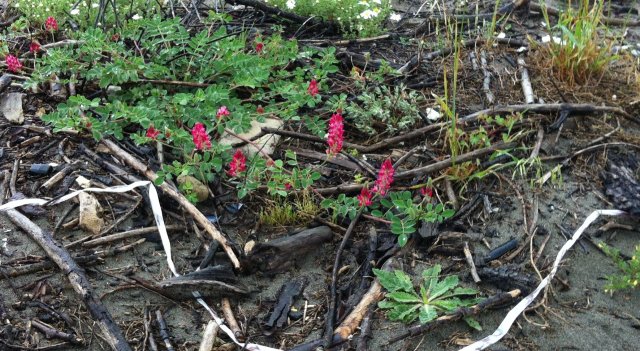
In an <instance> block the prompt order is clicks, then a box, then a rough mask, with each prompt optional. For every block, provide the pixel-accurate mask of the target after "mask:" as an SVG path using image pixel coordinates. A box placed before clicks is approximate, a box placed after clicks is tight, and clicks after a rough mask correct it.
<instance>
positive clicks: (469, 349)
mask: <svg viewBox="0 0 640 351" xmlns="http://www.w3.org/2000/svg"><path fill="white" fill-rule="evenodd" d="M623 214H626V212H624V211H620V210H595V211H593V212H592V213H591V214H590V215H589V216H588V217H587V219H585V221H584V223H582V225H581V226H580V228H578V230H576V232H575V233H574V234H573V236H572V237H571V239H570V240H569V241H567V242H566V243H565V244H564V245H563V246H562V248H561V249H560V251H559V252H558V255H557V256H556V260H555V261H554V263H553V268H552V269H551V272H549V275H547V276H546V277H545V278H544V279H543V280H542V281H541V282H540V284H539V285H538V287H537V288H536V289H535V290H534V291H533V292H532V293H530V294H529V295H527V297H525V298H524V299H522V300H521V301H520V302H519V303H518V304H517V305H516V306H515V307H514V308H512V309H511V311H509V313H507V316H506V317H505V318H504V320H503V321H502V323H500V325H499V326H498V328H497V329H496V331H495V332H493V334H491V335H489V336H487V337H485V338H484V339H482V340H478V341H476V342H474V343H473V344H471V345H469V346H466V347H464V348H462V349H460V351H478V350H484V349H485V348H487V347H489V346H491V345H493V344H495V343H497V342H498V341H499V340H500V339H502V338H503V337H504V336H505V335H506V334H507V333H508V332H509V329H510V328H511V326H512V325H513V322H515V320H516V319H517V318H518V317H519V316H520V314H521V313H522V312H524V310H525V309H526V308H527V307H529V305H531V303H532V302H533V300H535V298H536V297H537V296H538V294H540V292H541V291H542V289H544V288H545V287H546V286H547V285H549V283H550V282H551V279H553V277H554V276H555V275H556V272H557V271H558V266H559V265H560V261H562V258H563V257H564V255H565V254H566V253H567V251H569V249H570V248H571V247H572V246H573V245H574V244H575V243H576V242H577V241H578V239H580V236H581V235H582V233H583V232H584V231H585V230H586V229H587V228H588V227H589V226H590V225H591V223H593V222H594V221H595V220H596V219H598V217H600V216H602V215H604V216H620V215H623Z"/></svg>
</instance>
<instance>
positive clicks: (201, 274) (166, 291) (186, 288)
mask: <svg viewBox="0 0 640 351" xmlns="http://www.w3.org/2000/svg"><path fill="white" fill-rule="evenodd" d="M157 287H158V289H159V290H160V291H162V294H163V295H166V296H170V297H172V298H174V299H176V300H188V299H193V298H194V296H193V294H192V293H191V292H192V291H198V292H199V293H200V295H201V296H202V297H220V296H229V297H230V296H238V295H247V294H248V293H249V290H248V289H247V288H246V287H245V286H244V284H242V283H241V282H239V281H238V278H237V277H236V276H235V274H234V273H233V271H232V269H231V268H230V267H227V266H213V267H207V268H205V269H202V270H199V271H195V272H191V273H188V274H185V275H181V276H178V277H173V278H169V279H166V280H163V281H162V282H159V283H158V284H157Z"/></svg>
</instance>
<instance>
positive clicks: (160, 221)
mask: <svg viewBox="0 0 640 351" xmlns="http://www.w3.org/2000/svg"><path fill="white" fill-rule="evenodd" d="M135 188H147V194H148V195H149V201H150V202H151V210H152V211H153V217H154V219H155V221H156V226H157V227H158V232H159V233H160V239H161V241H162V248H163V249H164V252H165V254H166V256H167V265H168V266H169V269H170V270H171V273H173V275H174V276H176V277H178V276H180V274H178V272H177V271H176V267H175V265H174V264H173V259H172V258H171V242H170V241H169V235H168V234H167V228H166V227H165V224H164V218H163V217H162V208H161V207H160V200H159V198H158V192H157V191H156V187H155V186H154V185H153V183H151V182H149V181H146V180H144V181H138V182H134V183H131V184H129V185H118V186H113V187H109V188H104V189H103V188H86V189H82V190H78V191H74V192H72V193H69V194H67V195H64V196H62V197H60V198H57V199H53V200H50V201H47V200H44V199H37V198H30V199H21V200H15V201H11V202H8V203H6V204H4V205H1V206H0V211H6V210H9V209H14V208H17V207H21V206H25V205H40V206H52V205H56V204H59V203H62V202H65V201H67V200H69V199H71V198H74V197H76V196H78V194H80V193H83V192H90V193H125V192H129V191H131V190H133V189H135ZM192 293H193V296H194V297H195V298H196V300H197V301H198V302H199V303H200V304H201V305H202V306H203V307H204V308H205V309H206V310H207V311H208V312H209V314H210V315H211V318H213V320H214V321H215V322H216V323H217V324H218V326H219V327H220V329H221V330H222V331H224V332H225V333H226V334H227V336H228V337H229V338H230V339H231V340H233V342H234V343H236V344H237V345H239V346H241V347H243V348H244V349H246V350H250V351H282V350H280V349H274V348H271V347H267V346H263V345H258V344H252V343H241V342H240V341H238V339H236V337H235V335H234V333H233V331H231V329H229V327H227V326H226V325H225V324H224V321H223V320H222V319H221V318H220V317H218V315H217V314H216V313H215V312H214V311H213V309H211V307H209V305H208V304H207V303H206V302H205V301H204V300H203V299H202V298H201V297H200V293H198V292H197V291H193V292H192Z"/></svg>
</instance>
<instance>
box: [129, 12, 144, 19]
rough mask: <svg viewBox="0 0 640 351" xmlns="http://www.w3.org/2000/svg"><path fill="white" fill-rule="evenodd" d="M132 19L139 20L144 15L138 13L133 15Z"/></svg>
mask: <svg viewBox="0 0 640 351" xmlns="http://www.w3.org/2000/svg"><path fill="white" fill-rule="evenodd" d="M131 19H132V20H134V21H137V20H140V19H142V16H140V15H139V14H137V13H136V14H135V15H133V17H131Z"/></svg>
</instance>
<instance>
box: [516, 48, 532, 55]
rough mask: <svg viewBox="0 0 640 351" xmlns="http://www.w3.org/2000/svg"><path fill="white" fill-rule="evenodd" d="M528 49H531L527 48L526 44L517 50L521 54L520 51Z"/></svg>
mask: <svg viewBox="0 0 640 351" xmlns="http://www.w3.org/2000/svg"><path fill="white" fill-rule="evenodd" d="M527 50H529V49H527V47H526V46H521V47H519V48H518V50H516V52H517V53H519V54H520V53H523V52H525V51H527Z"/></svg>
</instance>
